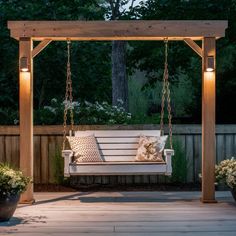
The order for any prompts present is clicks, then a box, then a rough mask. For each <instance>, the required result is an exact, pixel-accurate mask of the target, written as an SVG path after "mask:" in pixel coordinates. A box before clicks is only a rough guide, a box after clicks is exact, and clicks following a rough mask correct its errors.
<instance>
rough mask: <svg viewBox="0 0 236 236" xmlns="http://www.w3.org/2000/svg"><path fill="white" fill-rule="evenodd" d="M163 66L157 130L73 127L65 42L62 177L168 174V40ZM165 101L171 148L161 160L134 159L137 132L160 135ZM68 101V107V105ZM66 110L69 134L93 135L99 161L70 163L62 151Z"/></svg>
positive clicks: (66, 152) (69, 156)
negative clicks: (143, 160)
mask: <svg viewBox="0 0 236 236" xmlns="http://www.w3.org/2000/svg"><path fill="white" fill-rule="evenodd" d="M164 42H165V63H164V64H165V66H164V73H163V86H162V87H163V88H162V102H161V121H160V130H89V131H75V130H74V113H73V107H72V103H73V96H72V91H73V89H72V80H71V63H70V59H71V55H70V45H71V42H70V41H67V77H66V93H65V108H64V123H63V127H64V130H63V150H62V156H63V158H64V176H65V177H69V176H71V175H144V174H145V175H154V174H158V175H171V173H172V165H171V157H172V156H173V155H174V150H173V147H172V123H171V118H172V116H171V102H170V88H169V73H168V39H165V41H164ZM165 100H166V101H167V110H168V120H169V143H170V148H171V149H164V150H163V153H164V159H163V161H158V162H157V161H152V162H150V161H145V162H137V161H135V155H136V153H137V148H138V143H139V138H140V135H144V136H148V137H150V136H151V137H158V136H161V135H164V110H165ZM68 104H70V106H68ZM68 109H69V112H70V131H69V134H70V135H72V134H73V135H74V136H75V137H86V136H90V135H94V136H95V139H96V142H97V144H98V147H99V151H100V153H101V155H102V159H103V160H104V161H103V162H80V163H76V164H75V163H74V162H73V159H74V158H73V156H74V153H73V151H72V150H65V143H66V140H67V137H66V135H67V128H66V126H67V113H68Z"/></svg>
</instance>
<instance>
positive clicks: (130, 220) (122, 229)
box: [0, 191, 236, 236]
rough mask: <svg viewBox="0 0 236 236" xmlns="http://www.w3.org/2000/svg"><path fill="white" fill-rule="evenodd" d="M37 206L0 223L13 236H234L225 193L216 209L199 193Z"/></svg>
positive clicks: (95, 196)
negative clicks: (205, 201) (204, 202)
mask: <svg viewBox="0 0 236 236" xmlns="http://www.w3.org/2000/svg"><path fill="white" fill-rule="evenodd" d="M35 197H36V204H34V205H32V206H25V205H24V206H22V205H19V207H18V208H17V210H16V212H15V215H14V218H12V219H11V221H10V222H8V223H0V233H1V235H11V234H12V235H16V236H24V235H31V236H48V235H52V236H65V235H68V236H69V235H70V236H71V235H72V236H77V235H86V236H128V235H129V236H147V235H148V236H149V235H150V236H157V235H163V236H182V235H188V236H201V235H207V236H216V235H223V236H235V235H236V225H235V221H236V207H235V204H234V203H233V199H232V197H231V195H230V193H229V192H222V191H221V192H217V194H216V198H217V200H218V204H213V205H212V204H211V205H209V204H202V203H201V202H200V201H199V197H200V192H170V191H169V192H156V191H152V192H137V191H136V192H67V193H35Z"/></svg>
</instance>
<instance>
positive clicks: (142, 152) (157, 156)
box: [135, 135, 168, 162]
mask: <svg viewBox="0 0 236 236" xmlns="http://www.w3.org/2000/svg"><path fill="white" fill-rule="evenodd" d="M167 138H168V136H167V135H165V136H158V137H146V136H144V135H141V136H140V138H139V145H138V150H137V155H136V157H135V161H154V162H155V161H157V162H163V161H164V160H163V158H162V152H163V150H164V148H165V144H166V140H167Z"/></svg>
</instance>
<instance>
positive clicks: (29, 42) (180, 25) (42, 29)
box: [8, 20, 228, 202]
mask: <svg viewBox="0 0 236 236" xmlns="http://www.w3.org/2000/svg"><path fill="white" fill-rule="evenodd" d="M227 24H228V23H227V21H156V20H153V21H142V20H138V21H133V20H132V21H9V22H8V28H9V29H10V33H11V37H13V38H15V39H17V40H19V83H20V89H19V95H20V99H19V101H20V112H19V114H20V115H19V117H20V169H21V170H22V171H23V173H24V174H25V175H27V176H31V177H33V58H34V57H35V56H37V55H38V54H39V53H40V52H41V51H42V50H43V49H44V48H45V47H46V46H47V45H48V44H49V43H50V42H51V41H60V40H63V41H67V40H68V39H70V40H71V41H73V40H86V41H89V40H165V38H168V40H169V41H170V40H182V41H184V42H185V43H186V44H187V45H189V46H190V47H191V48H192V49H193V50H194V51H195V52H196V53H197V54H198V55H199V56H200V57H201V59H202V72H201V73H202V198H201V200H202V201H203V202H215V186H214V182H215V173H214V172H215V171H214V170H215V157H216V155H215V69H216V68H215V60H216V47H215V43H216V39H218V38H221V37H224V35H225V29H226V28H227ZM196 40H199V41H201V42H202V44H201V46H199V45H198V44H197V43H196V42H195V41H196ZM33 41H41V42H40V43H39V44H38V45H37V46H36V47H33ZM98 135H100V134H98ZM147 135H148V134H147ZM151 135H153V134H151ZM155 135H157V133H155ZM68 155H69V154H68ZM107 155H108V154H107ZM69 156H70V155H69ZM167 162H168V160H167ZM137 166H138V165H135V168H137ZM122 167H123V166H121V167H120V169H122ZM148 168H150V166H149V167H148ZM136 170H137V169H136ZM149 170H150V169H149ZM155 170H156V169H155ZM86 171H87V172H88V170H86ZM103 171H105V170H104V169H103ZM126 171H127V170H126ZM112 172H113V173H114V171H112ZM164 172H166V171H163V173H164ZM166 173H167V172H166ZM33 199H34V198H33V184H30V185H29V187H28V189H27V191H26V192H25V193H24V194H23V195H22V197H21V202H31V201H33Z"/></svg>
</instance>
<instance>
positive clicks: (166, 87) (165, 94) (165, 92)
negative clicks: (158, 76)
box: [160, 39, 173, 149]
mask: <svg viewBox="0 0 236 236" xmlns="http://www.w3.org/2000/svg"><path fill="white" fill-rule="evenodd" d="M164 43H165V66H164V73H163V86H162V98H161V120H160V131H161V135H164V115H165V99H167V111H168V121H169V141H170V148H171V149H172V148H173V146H172V122H171V120H172V115H171V99H170V83H169V71H168V40H167V39H165V41H164Z"/></svg>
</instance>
